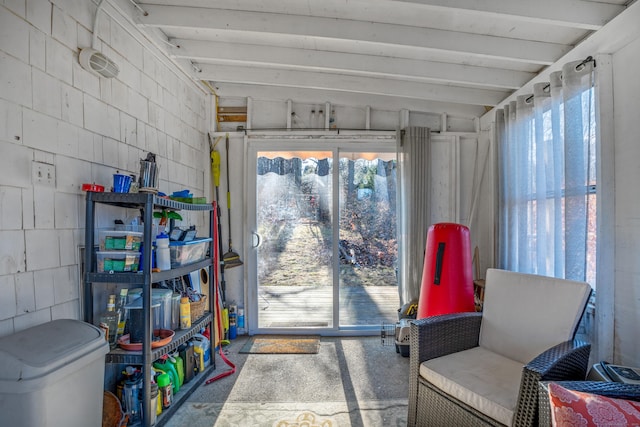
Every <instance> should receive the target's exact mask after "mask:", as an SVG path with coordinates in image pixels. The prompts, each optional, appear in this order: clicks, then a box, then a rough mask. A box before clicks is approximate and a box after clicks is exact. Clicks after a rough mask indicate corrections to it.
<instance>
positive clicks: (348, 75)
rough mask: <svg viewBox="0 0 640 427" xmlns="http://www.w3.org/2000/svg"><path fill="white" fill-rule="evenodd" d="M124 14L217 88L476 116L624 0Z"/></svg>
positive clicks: (269, 5)
mask: <svg viewBox="0 0 640 427" xmlns="http://www.w3.org/2000/svg"><path fill="white" fill-rule="evenodd" d="M136 2H137V3H138V5H139V9H141V10H143V11H144V12H145V13H146V14H143V12H142V11H141V10H139V9H134V10H135V12H134V14H135V15H136V16H134V17H133V20H134V22H136V23H137V25H138V26H139V28H140V29H141V30H142V31H144V32H146V33H147V34H149V36H150V37H152V38H154V39H155V40H160V43H158V45H159V46H161V47H162V48H163V49H165V50H166V52H167V54H168V55H169V56H170V57H172V58H174V59H175V61H176V62H177V63H179V64H181V65H182V66H183V67H184V68H185V71H186V72H187V73H189V74H190V75H192V76H193V78H195V79H198V80H206V81H208V82H210V84H211V86H212V87H214V88H215V90H216V92H217V94H218V95H219V96H220V97H247V96H251V97H254V98H257V99H260V98H264V99H293V100H294V101H299V102H306V101H312V102H325V101H328V102H332V103H336V104H347V105H371V106H376V107H378V108H384V107H388V109H399V108H408V109H410V110H413V111H425V112H448V113H453V114H456V113H457V114H464V115H474V116H478V115H481V114H482V113H484V112H485V111H486V110H487V109H488V108H489V107H492V106H494V105H496V104H498V103H499V102H500V101H502V100H503V99H505V98H506V97H508V96H509V95H510V94H511V93H513V91H514V90H516V89H518V88H520V87H521V86H523V85H524V84H525V83H526V82H528V81H529V80H531V79H532V78H533V77H534V76H535V75H536V74H537V73H538V72H540V71H541V70H543V69H544V68H545V67H547V66H549V65H551V64H553V63H554V62H556V61H557V60H558V59H560V58H561V57H563V56H564V55H565V54H566V53H567V52H569V51H570V50H571V49H572V48H573V47H574V46H576V45H577V44H579V43H580V42H581V41H583V40H584V39H585V38H587V37H589V36H590V35H591V34H592V33H593V32H595V31H598V30H599V29H600V28H602V27H603V26H604V25H605V24H606V23H607V22H609V21H610V20H611V19H612V18H614V17H615V16H616V15H618V14H620V13H621V12H623V11H624V10H625V5H629V4H631V3H632V1H628V0H600V1H597V2H596V1H588V0H146V1H144V2H138V1H136Z"/></svg>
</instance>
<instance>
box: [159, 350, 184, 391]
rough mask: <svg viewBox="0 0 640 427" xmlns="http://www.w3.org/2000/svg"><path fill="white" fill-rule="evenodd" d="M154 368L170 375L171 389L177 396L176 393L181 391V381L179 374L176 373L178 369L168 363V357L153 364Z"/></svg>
mask: <svg viewBox="0 0 640 427" xmlns="http://www.w3.org/2000/svg"><path fill="white" fill-rule="evenodd" d="M153 367H154V368H157V369H160V370H161V371H164V372H166V373H167V374H169V378H170V379H171V387H172V390H173V395H174V396H175V395H176V393H178V392H179V391H180V380H179V379H178V373H177V372H176V369H175V367H174V366H173V364H171V363H169V362H168V361H167V357H166V356H163V357H162V358H161V359H158V360H156V361H155V362H153Z"/></svg>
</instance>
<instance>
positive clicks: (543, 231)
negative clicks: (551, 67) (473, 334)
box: [496, 58, 596, 285]
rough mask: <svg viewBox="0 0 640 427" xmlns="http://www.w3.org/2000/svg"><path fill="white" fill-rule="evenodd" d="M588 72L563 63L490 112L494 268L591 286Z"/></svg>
mask: <svg viewBox="0 0 640 427" xmlns="http://www.w3.org/2000/svg"><path fill="white" fill-rule="evenodd" d="M594 72H595V63H594V61H593V60H591V58H587V60H585V61H576V62H572V63H568V64H566V65H565V66H564V67H563V69H562V71H558V72H555V73H552V74H551V76H550V81H549V82H548V83H539V84H536V85H534V93H533V94H532V95H526V96H519V97H518V98H517V100H516V101H515V102H511V103H510V104H509V105H508V106H505V108H504V109H503V110H499V111H498V112H497V116H496V124H497V132H496V136H497V139H498V152H499V155H498V158H499V204H500V209H499V211H500V218H499V233H498V235H499V237H498V239H499V255H498V262H499V265H500V267H501V268H504V269H508V270H513V271H519V272H524V273H534V274H541V275H545V276H554V277H560V278H567V279H574V280H586V281H589V282H590V283H591V284H592V285H595V283H594V280H595V219H596V218H595V215H596V212H595V201H596V199H595V198H596V192H595V188H596V187H595V185H596V177H595V135H596V134H595V126H596V123H595V113H594V111H595V105H594V90H593V81H594Z"/></svg>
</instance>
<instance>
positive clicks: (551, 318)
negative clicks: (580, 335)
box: [407, 269, 591, 426]
mask: <svg viewBox="0 0 640 427" xmlns="http://www.w3.org/2000/svg"><path fill="white" fill-rule="evenodd" d="M562 285H564V286H565V287H563V286H562ZM556 291H559V292H556ZM540 293H542V295H538V296H536V295H537V294H540ZM590 293H591V288H590V287H589V286H588V285H587V284H586V283H581V282H573V281H566V280H561V279H552V278H546V277H540V276H533V275H525V274H520V273H513V272H507V271H504V270H493V269H490V270H489V271H488V272H487V280H486V288H485V301H484V311H483V313H457V314H447V315H441V316H434V317H430V318H425V319H420V320H416V321H414V322H412V324H411V327H410V329H411V332H410V339H411V341H410V368H409V369H410V372H409V413H408V417H407V420H408V425H409V426H453V425H455V426H486V425H489V426H504V425H513V426H534V425H537V424H538V387H539V386H538V383H539V381H545V380H553V381H556V380H581V379H584V378H585V376H586V371H587V364H588V360H589V352H590V349H591V346H590V345H589V344H587V343H584V342H581V341H577V340H574V339H573V338H574V335H575V331H576V329H577V325H578V323H579V320H580V318H581V316H582V313H583V312H584V308H585V307H586V302H587V300H588V298H589V295H590ZM540 298H541V299H540ZM540 301H546V302H547V304H544V305H540V306H535V305H536V302H540Z"/></svg>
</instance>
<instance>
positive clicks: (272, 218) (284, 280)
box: [248, 141, 399, 333]
mask: <svg viewBox="0 0 640 427" xmlns="http://www.w3.org/2000/svg"><path fill="white" fill-rule="evenodd" d="M355 147H358V148H361V147H362V143H360V144H357V145H356V146H354V144H349V143H348V142H339V143H334V144H327V143H326V142H324V143H323V144H308V143H307V144H299V143H298V144H295V145H294V144H291V143H288V142H273V141H270V142H265V141H261V142H256V143H249V144H248V183H249V188H248V194H249V200H248V209H249V215H248V220H249V225H250V228H251V234H252V240H253V248H252V249H251V251H250V252H251V253H250V255H249V257H248V275H249V280H248V287H249V289H248V304H249V307H248V309H249V318H250V319H253V320H250V321H249V328H250V332H254V333H255V332H260V333H268V332H274V333H281V332H285V333H286V332H289V331H293V332H295V333H306V332H308V333H331V332H333V333H335V332H336V331H346V330H352V331H356V332H358V333H362V332H363V331H364V330H370V331H373V330H376V331H377V330H379V328H380V325H381V324H382V323H394V322H395V321H396V320H397V309H398V301H399V298H398V289H397V281H396V275H395V271H396V259H397V242H396V228H395V227H396V226H395V224H396V214H395V191H396V177H395V171H396V160H395V145H394V144H389V143H388V142H387V143H386V144H385V145H381V144H374V147H373V148H377V150H375V151H371V150H366V151H362V150H355V149H354V148H355ZM367 148H369V147H367ZM381 149H382V150H381ZM384 149H386V150H387V151H386V152H385V150H384Z"/></svg>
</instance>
